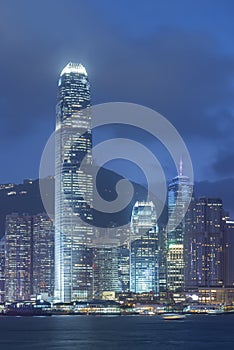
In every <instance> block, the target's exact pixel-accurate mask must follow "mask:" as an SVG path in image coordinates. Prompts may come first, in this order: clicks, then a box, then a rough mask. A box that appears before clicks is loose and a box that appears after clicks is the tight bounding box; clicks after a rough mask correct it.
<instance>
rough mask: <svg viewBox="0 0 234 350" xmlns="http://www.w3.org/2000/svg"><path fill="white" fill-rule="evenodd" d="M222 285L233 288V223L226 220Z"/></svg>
mask: <svg viewBox="0 0 234 350" xmlns="http://www.w3.org/2000/svg"><path fill="white" fill-rule="evenodd" d="M224 284H225V286H226V287H232V288H233V287H234V221H231V220H226V221H225V227H224Z"/></svg>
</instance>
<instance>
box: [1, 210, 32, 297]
mask: <svg viewBox="0 0 234 350" xmlns="http://www.w3.org/2000/svg"><path fill="white" fill-rule="evenodd" d="M5 238H6V248H5V249H6V262H5V278H6V280H5V299H6V300H8V301H15V300H27V299H29V298H30V295H31V292H32V288H31V287H32V286H31V276H32V261H31V250H32V246H31V244H32V221H31V217H30V216H29V215H27V214H25V215H19V214H16V213H15V214H11V215H7V217H6V233H5Z"/></svg>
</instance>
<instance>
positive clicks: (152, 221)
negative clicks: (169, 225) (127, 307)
mask: <svg viewBox="0 0 234 350" xmlns="http://www.w3.org/2000/svg"><path fill="white" fill-rule="evenodd" d="M131 229H132V238H131V242H130V290H131V291H132V292H134V293H144V292H153V293H154V294H158V293H159V277H158V276H159V271H158V226H157V216H156V210H155V206H154V204H153V202H136V204H135V205H134V207H133V211H132V218H131Z"/></svg>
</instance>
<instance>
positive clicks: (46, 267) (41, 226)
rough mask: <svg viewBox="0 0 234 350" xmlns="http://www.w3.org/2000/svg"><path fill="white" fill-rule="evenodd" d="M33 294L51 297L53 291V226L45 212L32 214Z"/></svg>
mask: <svg viewBox="0 0 234 350" xmlns="http://www.w3.org/2000/svg"><path fill="white" fill-rule="evenodd" d="M32 240H33V249H32V263H33V281H32V287H33V294H36V295H43V297H44V298H45V296H46V295H47V296H48V297H52V296H53V293H54V228H53V222H52V220H51V219H50V218H49V217H48V216H47V215H46V214H37V215H34V216H33V223H32Z"/></svg>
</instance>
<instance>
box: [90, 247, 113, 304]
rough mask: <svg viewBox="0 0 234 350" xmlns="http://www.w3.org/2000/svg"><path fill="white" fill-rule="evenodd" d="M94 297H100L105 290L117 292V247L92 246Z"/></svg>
mask: <svg viewBox="0 0 234 350" xmlns="http://www.w3.org/2000/svg"><path fill="white" fill-rule="evenodd" d="M93 271H94V298H100V297H101V295H102V293H103V292H105V291H112V292H118V291H119V281H118V250H117V247H102V248H101V247H99V248H94V260H93Z"/></svg>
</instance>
